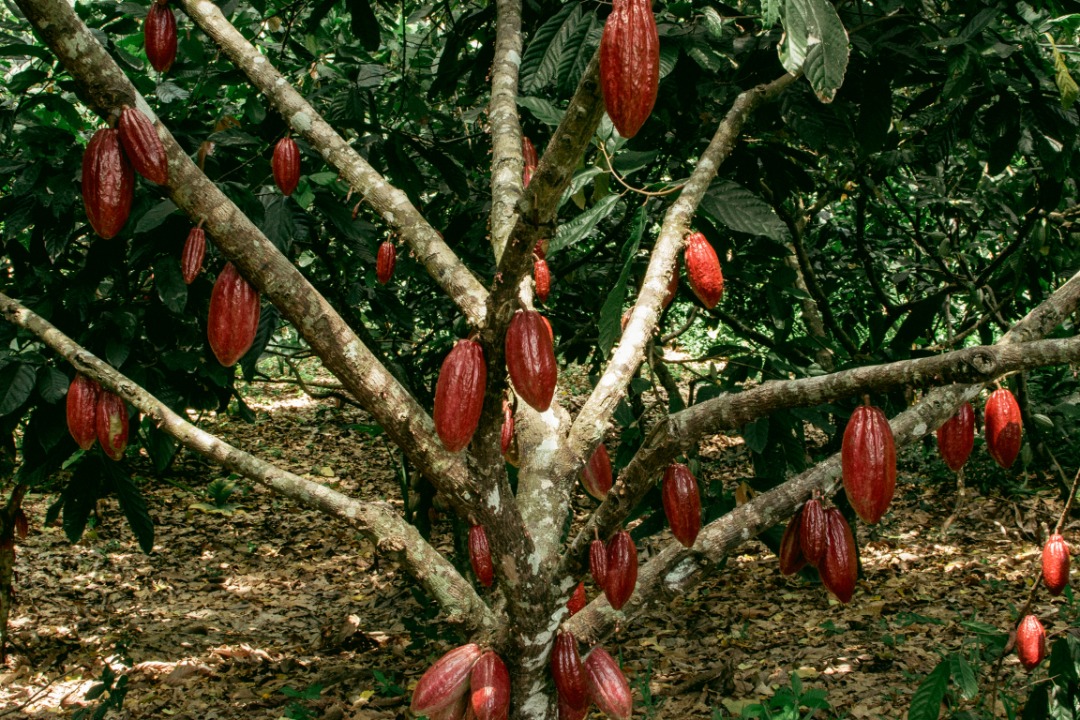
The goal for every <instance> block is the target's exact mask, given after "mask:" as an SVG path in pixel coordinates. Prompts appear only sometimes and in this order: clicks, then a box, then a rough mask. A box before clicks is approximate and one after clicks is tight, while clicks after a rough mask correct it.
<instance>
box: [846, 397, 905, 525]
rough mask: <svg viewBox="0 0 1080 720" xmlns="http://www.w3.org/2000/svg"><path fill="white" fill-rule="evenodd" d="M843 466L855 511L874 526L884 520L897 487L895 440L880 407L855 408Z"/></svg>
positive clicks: (849, 425) (850, 423)
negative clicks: (882, 518)
mask: <svg viewBox="0 0 1080 720" xmlns="http://www.w3.org/2000/svg"><path fill="white" fill-rule="evenodd" d="M840 466H841V470H842V472H843V478H844V492H845V493H847V497H848V501H849V502H850V503H851V507H852V508H854V510H855V513H856V514H857V515H858V516H859V517H860V518H862V520H863V521H864V522H867V523H870V524H871V525H872V524H874V523H876V522H878V521H879V520H881V517H882V516H883V515H884V514H885V511H886V510H888V509H889V503H891V502H892V498H893V493H894V492H895V490H896V442H895V441H894V440H893V434H892V428H891V427H890V426H889V419H888V418H886V417H885V413H883V412H882V411H881V409H880V408H876V407H872V406H870V405H862V406H860V407H857V408H855V412H853V413H852V414H851V419H850V420H849V421H848V424H847V428H846V429H845V430H844V440H843V445H842V446H841V449H840Z"/></svg>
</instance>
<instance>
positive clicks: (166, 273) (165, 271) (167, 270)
mask: <svg viewBox="0 0 1080 720" xmlns="http://www.w3.org/2000/svg"><path fill="white" fill-rule="evenodd" d="M154 285H155V286H156V287H157V291H158V297H159V298H161V302H162V304H164V305H165V307H167V308H169V310H171V311H172V312H174V313H176V314H177V315H179V314H181V313H183V312H184V305H186V304H187V294H188V286H187V283H185V282H184V276H183V274H182V273H181V272H180V262H179V261H178V260H177V259H176V258H175V257H167V256H164V257H160V258H158V260H157V262H155V263H154Z"/></svg>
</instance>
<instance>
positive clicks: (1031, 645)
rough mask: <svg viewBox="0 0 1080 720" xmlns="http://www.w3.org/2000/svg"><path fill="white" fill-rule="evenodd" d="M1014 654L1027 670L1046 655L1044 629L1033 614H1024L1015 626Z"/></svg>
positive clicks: (1036, 665)
mask: <svg viewBox="0 0 1080 720" xmlns="http://www.w3.org/2000/svg"><path fill="white" fill-rule="evenodd" d="M1016 656H1017V657H1019V658H1020V664H1021V665H1023V666H1024V668H1026V669H1027V670H1034V669H1035V668H1036V667H1038V665H1039V663H1041V662H1042V661H1043V658H1044V657H1046V630H1044V629H1043V624H1042V623H1041V622H1039V618H1037V617H1035V616H1034V615H1027V616H1025V617H1024V619H1023V620H1021V621H1020V626H1019V627H1017V628H1016Z"/></svg>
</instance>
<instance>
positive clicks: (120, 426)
mask: <svg viewBox="0 0 1080 720" xmlns="http://www.w3.org/2000/svg"><path fill="white" fill-rule="evenodd" d="M94 425H95V426H96V427H97V436H98V442H99V443H101V449H102V450H104V451H105V454H106V455H108V456H109V457H111V458H112V459H113V460H119V459H120V458H122V457H124V450H125V449H126V448H127V441H128V413H127V405H125V404H124V399H123V398H121V397H120V396H119V395H116V394H114V393H111V392H109V391H108V390H104V389H103V390H102V391H101V394H100V395H99V396H98V402H97V417H96V418H95V420H94Z"/></svg>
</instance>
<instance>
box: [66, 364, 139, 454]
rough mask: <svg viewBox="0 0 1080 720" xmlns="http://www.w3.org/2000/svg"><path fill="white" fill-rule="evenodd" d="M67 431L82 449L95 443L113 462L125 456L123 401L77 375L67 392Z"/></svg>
mask: <svg viewBox="0 0 1080 720" xmlns="http://www.w3.org/2000/svg"><path fill="white" fill-rule="evenodd" d="M67 425H68V432H70V433H71V437H72V438H74V439H75V442H76V443H77V444H78V446H79V447H80V448H82V449H83V450H89V449H90V448H91V446H93V444H94V441H95V440H96V441H97V442H99V443H101V449H102V450H104V451H105V454H106V455H108V456H109V457H110V458H112V459H113V460H119V459H120V458H122V457H123V456H124V450H125V449H126V448H127V441H128V413H127V405H125V404H124V400H123V399H122V398H121V397H120V396H119V395H116V394H115V393H112V392H109V391H108V390H105V389H104V388H102V387H101V386H100V385H99V384H98V383H97V382H96V381H95V380H92V379H91V378H88V377H86V376H85V375H83V374H82V373H76V374H75V378H74V379H73V380H72V381H71V385H69V386H68V393H67Z"/></svg>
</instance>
